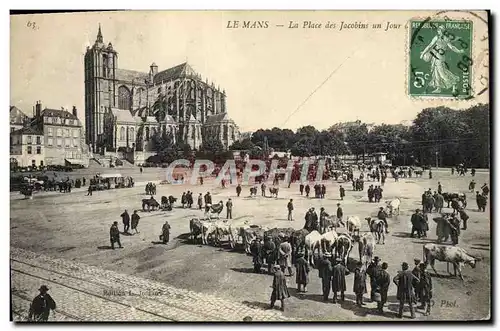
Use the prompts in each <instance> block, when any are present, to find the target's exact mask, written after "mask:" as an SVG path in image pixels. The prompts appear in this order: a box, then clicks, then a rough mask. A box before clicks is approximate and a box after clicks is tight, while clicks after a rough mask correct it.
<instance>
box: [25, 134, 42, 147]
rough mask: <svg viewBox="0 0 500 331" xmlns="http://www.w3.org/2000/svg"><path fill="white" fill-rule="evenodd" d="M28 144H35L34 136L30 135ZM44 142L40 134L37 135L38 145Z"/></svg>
mask: <svg viewBox="0 0 500 331" xmlns="http://www.w3.org/2000/svg"><path fill="white" fill-rule="evenodd" d="M27 143H28V145H31V144H33V137H32V136H28V142H27ZM41 143H42V139H41V137H40V136H36V144H37V145H40V144H41Z"/></svg>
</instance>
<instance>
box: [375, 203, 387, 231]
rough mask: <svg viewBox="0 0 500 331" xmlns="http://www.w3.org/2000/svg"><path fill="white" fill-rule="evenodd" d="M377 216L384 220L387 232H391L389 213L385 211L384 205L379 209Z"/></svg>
mask: <svg viewBox="0 0 500 331" xmlns="http://www.w3.org/2000/svg"><path fill="white" fill-rule="evenodd" d="M377 218H378V219H379V220H382V221H383V222H384V224H385V233H389V224H388V223H387V213H386V212H385V211H384V207H380V210H379V211H378V214H377Z"/></svg>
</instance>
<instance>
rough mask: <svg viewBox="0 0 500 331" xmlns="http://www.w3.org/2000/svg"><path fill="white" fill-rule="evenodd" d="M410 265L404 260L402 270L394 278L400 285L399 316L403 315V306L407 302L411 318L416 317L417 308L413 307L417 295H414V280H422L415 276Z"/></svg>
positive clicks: (395, 282) (398, 294)
mask: <svg viewBox="0 0 500 331" xmlns="http://www.w3.org/2000/svg"><path fill="white" fill-rule="evenodd" d="M408 267H409V266H408V263H406V262H403V263H402V265H401V269H402V271H400V272H399V273H398V274H397V275H396V277H394V279H393V280H392V281H393V282H394V284H396V286H397V287H398V292H397V299H398V300H399V314H398V317H399V318H402V317H403V308H404V304H405V303H407V304H408V305H409V306H410V313H411V318H415V310H414V308H413V301H414V300H415V297H414V296H413V285H412V283H413V280H417V281H419V282H420V279H418V278H417V277H415V276H414V275H413V274H412V272H411V271H410V270H408Z"/></svg>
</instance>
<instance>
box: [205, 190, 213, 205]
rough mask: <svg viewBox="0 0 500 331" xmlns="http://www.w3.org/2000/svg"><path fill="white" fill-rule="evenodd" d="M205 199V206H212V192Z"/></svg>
mask: <svg viewBox="0 0 500 331" xmlns="http://www.w3.org/2000/svg"><path fill="white" fill-rule="evenodd" d="M204 198H205V205H212V196H211V195H210V192H207V194H205V197H204Z"/></svg>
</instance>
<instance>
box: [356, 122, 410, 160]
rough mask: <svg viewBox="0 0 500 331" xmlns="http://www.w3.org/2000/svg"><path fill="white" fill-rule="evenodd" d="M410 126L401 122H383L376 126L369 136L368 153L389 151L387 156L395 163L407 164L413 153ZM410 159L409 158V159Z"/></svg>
mask: <svg viewBox="0 0 500 331" xmlns="http://www.w3.org/2000/svg"><path fill="white" fill-rule="evenodd" d="M410 139H411V134H410V128H409V127H406V126H404V125H401V124H396V125H393V124H381V125H377V126H375V127H374V128H373V129H372V130H371V131H370V132H369V133H368V137H367V141H368V144H367V146H366V151H367V152H368V153H370V154H371V153H387V158H388V159H389V160H392V161H393V163H394V164H406V162H407V160H406V159H407V156H408V157H409V156H410V154H411V152H412V151H411V148H409V147H411V145H409V144H408V143H409V141H410ZM408 160H409V159H408Z"/></svg>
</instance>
